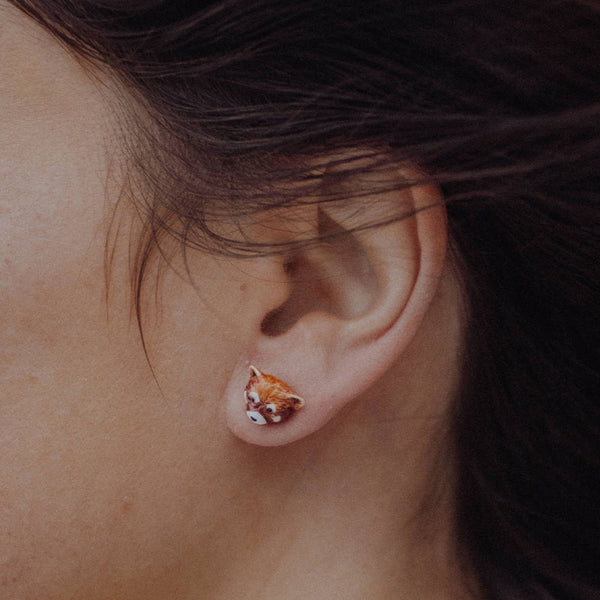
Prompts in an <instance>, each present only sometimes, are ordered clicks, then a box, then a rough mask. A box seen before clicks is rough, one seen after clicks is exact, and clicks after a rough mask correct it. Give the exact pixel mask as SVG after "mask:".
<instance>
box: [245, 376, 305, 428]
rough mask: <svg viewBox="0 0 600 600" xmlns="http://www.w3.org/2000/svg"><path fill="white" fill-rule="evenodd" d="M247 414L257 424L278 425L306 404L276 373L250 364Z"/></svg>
mask: <svg viewBox="0 0 600 600" xmlns="http://www.w3.org/2000/svg"><path fill="white" fill-rule="evenodd" d="M244 400H245V402H246V414H247V415H248V418H249V419H250V420H251V421H252V422H253V423H254V424H256V425H278V424H280V423H284V422H285V421H287V420H288V419H289V418H290V417H291V416H292V415H293V414H294V413H295V412H296V411H298V410H300V409H301V408H302V407H303V406H304V399H303V398H301V397H300V396H298V395H297V394H295V393H294V391H293V390H292V388H291V387H290V386H289V385H288V384H287V383H285V382H284V381H281V379H278V378H277V377H275V376H274V375H268V374H267V373H262V372H261V371H259V370H258V369H257V368H256V367H254V366H252V365H250V379H249V380H248V383H247V384H246V389H245V390H244Z"/></svg>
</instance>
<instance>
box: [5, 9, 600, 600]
mask: <svg viewBox="0 0 600 600" xmlns="http://www.w3.org/2000/svg"><path fill="white" fill-rule="evenodd" d="M16 4H17V5H20V6H21V7H22V8H23V9H24V10H26V11H28V12H29V14H30V15H32V16H34V17H36V18H38V19H39V20H41V21H42V22H43V23H45V24H46V25H47V26H48V27H49V28H50V29H51V30H52V31H53V32H54V33H55V34H57V35H58V36H59V37H60V38H61V39H62V40H63V41H65V42H66V43H67V44H68V45H69V46H70V47H71V48H74V49H75V51H76V52H78V53H79V55H80V56H83V57H84V58H85V59H86V60H87V59H90V60H92V61H95V62H96V63H100V64H102V65H105V66H106V68H107V69H108V72H109V73H110V74H111V76H114V78H115V83H116V85H118V86H121V87H122V89H123V91H124V93H127V94H128V96H129V97H128V98H127V100H126V102H125V104H124V106H120V107H115V111H118V112H119V116H120V123H121V124H122V127H123V136H122V145H123V148H124V152H125V153H126V155H127V157H128V161H129V165H130V168H131V181H132V185H131V188H132V189H133V190H134V191H135V192H136V193H135V194H132V197H133V198H134V199H135V200H136V202H137V206H138V207H139V209H140V211H141V214H142V215H143V218H144V223H145V225H146V226H145V229H143V230H142V231H141V232H138V237H137V243H138V244H139V245H138V248H139V253H138V255H137V263H136V274H137V276H136V277H135V278H134V281H135V285H134V288H135V289H134V297H136V298H137V309H138V314H139V315H140V323H141V325H142V330H144V331H147V329H145V328H144V314H143V310H142V308H143V301H142V298H143V294H144V289H145V288H144V281H145V276H147V271H146V270H145V266H146V265H147V264H148V263H149V259H150V257H151V256H152V255H153V253H155V251H156V249H157V247H160V245H161V243H162V244H163V247H164V244H165V243H166V242H165V241H164V240H168V239H172V238H176V239H179V240H182V241H183V242H184V244H185V245H186V247H192V248H200V249H203V250H210V251H213V252H217V253H225V254H227V253H229V254H233V255H240V254H242V255H259V256H260V255H261V254H262V253H264V252H269V251H273V250H275V251H277V252H284V251H289V248H288V245H287V240H283V242H279V241H278V240H276V239H275V240H273V239H268V240H267V243H266V244H263V243H261V242H262V240H257V239H256V238H254V237H251V238H248V237H246V236H240V235H239V234H238V230H237V229H235V230H234V231H231V230H229V231H227V230H223V227H222V224H223V222H224V221H227V219H231V218H232V217H231V215H234V216H235V218H236V219H240V220H242V219H243V217H247V216H249V215H256V214H264V211H266V210H267V209H273V208H276V209H282V208H291V207H292V206H293V205H295V206H296V207H298V206H300V207H301V206H310V205H311V202H312V203H314V202H315V198H316V194H317V192H318V193H319V196H318V201H319V202H321V203H323V206H325V205H326V203H325V202H324V198H323V194H322V188H321V187H320V185H321V182H322V177H323V174H324V173H327V174H328V176H329V177H332V178H333V180H334V181H336V182H337V181H340V180H343V179H344V178H346V181H348V182H355V181H363V179H362V178H364V174H365V173H366V172H371V173H373V172H375V173H380V174H382V173H383V174H386V175H387V174H389V172H390V168H391V167H394V168H396V167H398V166H400V167H402V170H401V172H402V174H403V175H402V177H400V178H399V179H398V180H396V181H390V179H389V177H387V176H386V177H383V178H375V179H376V181H377V183H376V185H379V186H380V188H379V189H378V190H376V191H377V192H379V193H380V194H381V195H383V194H384V193H385V192H387V191H389V189H391V188H393V187H394V186H395V187H396V188H398V189H399V188H401V187H403V186H404V187H407V188H408V187H410V186H413V185H414V184H421V185H425V184H426V185H435V186H437V187H438V188H439V190H440V191H441V196H440V197H443V199H444V204H445V207H446V211H447V215H448V232H449V238H450V246H449V247H450V253H451V257H452V262H453V266H454V267H455V269H456V271H457V273H459V280H460V281H461V285H462V290H463V293H464V302H465V307H466V309H465V314H466V323H467V325H466V329H465V355H464V362H463V371H462V382H461V391H460V393H459V394H458V396H457V398H456V405H455V408H454V430H453V436H454V440H455V441H456V449H457V453H458V489H459V504H458V524H459V525H458V527H459V531H458V536H459V538H460V539H461V540H462V541H463V542H464V547H465V548H467V549H468V551H469V554H470V557H471V560H472V561H473V562H474V564H475V565H476V569H477V571H478V573H479V575H480V578H481V581H482V584H483V586H484V588H485V589H487V590H489V593H490V594H496V595H499V594H500V593H501V592H500V591H499V590H500V588H501V587H502V586H503V585H506V586H507V587H509V588H511V587H512V586H517V587H521V588H522V589H529V588H531V590H532V592H531V593H534V592H535V588H540V589H544V588H545V589H546V590H547V591H548V593H556V594H557V595H558V597H560V594H561V593H563V592H564V593H567V594H568V593H583V592H582V591H581V590H583V587H582V586H583V582H586V581H587V582H589V581H590V578H591V574H592V569H593V564H591V563H590V557H593V553H592V549H593V547H594V546H593V544H594V540H593V539H591V538H587V537H586V536H588V535H589V533H588V532H590V531H592V530H593V527H592V525H593V519H594V515H593V513H594V510H593V509H590V508H589V507H593V506H594V504H595V503H594V502H593V497H592V496H591V491H590V489H589V486H587V481H588V480H589V479H590V478H593V471H592V470H590V469H591V467H590V464H591V460H592V459H591V452H590V451H584V452H583V453H580V452H581V449H582V448H586V447H587V444H588V443H589V440H591V439H592V433H593V432H592V431H591V428H593V427H595V426H596V425H595V423H596V422H597V419H596V421H595V420H594V419H593V418H590V415H594V414H595V415H597V410H598V408H597V406H596V403H595V401H594V397H593V395H592V394H593V392H594V390H595V389H597V379H596V373H595V371H594V368H593V367H594V363H593V360H594V357H593V356H592V353H591V352H590V348H592V347H594V344H593V337H592V336H593V335H594V332H595V323H594V319H593V315H594V310H593V309H594V308H597V304H596V303H597V295H596V294H595V293H594V291H593V289H592V285H591V284H592V283H593V280H594V279H593V276H592V275H593V273H592V272H591V265H592V264H593V256H592V254H593V253H592V251H591V250H590V249H591V248H593V242H594V235H595V234H594V232H593V230H592V229H591V227H590V223H593V219H594V215H593V211H594V198H595V197H596V194H597V184H598V179H597V175H596V171H597V169H596V166H597V157H598V141H597V140H598V136H597V133H598V132H597V127H598V126H597V117H598V108H597V106H596V105H595V104H593V103H591V102H590V98H592V97H594V93H596V92H597V90H596V89H595V86H596V83H595V79H594V75H593V74H594V72H595V60H594V52H587V51H585V48H586V47H588V46H589V47H590V48H597V44H598V39H597V33H596V29H594V26H593V25H594V23H596V22H597V19H598V15H597V12H596V11H595V10H594V9H593V8H591V7H589V6H587V5H586V4H584V3H577V2H573V3H564V4H561V5H558V4H556V5H552V6H551V7H548V6H545V7H544V9H543V11H542V10H541V9H540V8H539V6H538V4H537V3H534V2H524V3H520V5H519V6H518V7H515V6H512V5H511V4H510V3H494V4H489V3H482V2H477V3H475V2H465V3H462V4H460V5H456V4H447V5H446V4H441V5H440V4H439V3H436V4H435V6H431V5H429V4H423V5H420V6H411V7H410V8H407V7H406V6H403V5H401V4H400V3H390V2H381V3H379V2H376V3H373V4H372V5H370V8H369V14H368V15H364V14H363V10H362V9H361V8H356V9H354V8H350V7H347V6H344V5H343V4H342V3H335V2H334V3H327V5H323V4H322V3H317V2H305V3H300V4H299V3H296V4H295V5H294V6H293V7H290V6H286V5H284V4H283V3H277V2H265V3H264V4H263V5H261V6H258V5H253V7H252V11H251V13H249V12H248V9H247V5H245V4H244V3H242V2H223V3H213V4H210V5H208V6H207V7H206V8H205V9H201V10H199V11H198V10H197V9H195V8H193V9H191V8H189V7H187V8H186V6H184V5H183V3H176V2H171V3H168V5H164V6H163V5H162V4H161V3H148V2H144V3H140V4H139V5H138V4H132V3H129V4H128V6H127V8H122V7H118V6H116V5H115V4H114V3H110V2H105V3H100V4H99V3H88V2H81V3H78V5H77V6H76V7H70V8H69V9H67V8H65V6H64V5H63V4H62V3H59V2H56V3H54V2H47V3H37V2H22V3H16ZM557 23H561V32H560V35H558V36H557ZM226 25H227V27H225V26H226ZM219 32H221V33H219ZM132 106H135V107H136V110H135V111H134V110H132V109H131V107H132ZM406 165H409V166H408V168H406ZM332 173H333V176H332V175H331V174H332ZM359 188H360V189H359V192H358V194H357V192H355V191H354V192H352V193H351V194H348V193H345V194H343V193H342V187H341V186H339V185H336V186H334V188H333V192H332V195H331V197H330V198H326V200H328V201H330V203H331V206H336V205H337V204H336V203H338V202H339V201H342V200H345V196H348V195H352V194H354V195H358V196H359V197H364V195H365V194H370V195H373V194H374V192H373V190H372V189H369V190H366V191H364V190H363V189H362V188H361V187H360V186H359ZM375 195H377V194H375ZM298 197H301V198H303V199H305V200H304V201H303V202H298ZM384 208H385V210H384V211H383V212H382V214H375V215H372V214H370V215H368V222H367V223H360V224H359V227H360V226H365V225H366V226H369V227H370V226H377V225H378V224H379V222H380V221H383V222H387V221H388V220H390V219H391V220H394V219H398V218H400V217H407V216H408V215H406V214H397V213H395V212H394V211H391V212H389V207H387V206H386V207H384ZM420 208H423V207H420ZM301 219H302V217H299V221H301ZM329 231H330V232H331V233H333V234H335V232H334V231H332V230H331V228H330V229H329ZM169 236H170V237H169ZM310 243H311V240H303V241H302V244H301V245H297V247H298V248H299V247H301V246H303V245H306V244H310ZM157 245H158V246H157ZM274 308H275V307H274ZM273 323H275V321H274V320H271V321H269V322H268V323H267V324H268V325H269V326H270V327H271V331H272V332H273V331H275V332H276V331H279V329H278V327H281V325H277V324H275V325H274V324H273ZM524 396H525V398H524ZM559 426H560V427H559ZM567 432H568V433H567ZM576 436H577V437H576ZM567 438H568V439H567ZM575 439H578V440H579V442H574V441H573V440H575ZM586 440H587V441H586ZM549 454H552V456H553V460H552V461H549V460H548V459H547V457H548V455H549ZM596 460H597V459H596ZM574 474H576V476H574ZM567 482H569V483H568V484H567ZM574 490H577V491H576V492H575V491H574ZM586 507H588V508H586ZM490 515H493V517H490ZM557 515H560V518H557ZM490 518H492V520H493V521H494V522H495V523H496V525H497V526H496V527H495V526H494V524H492V523H489V519H490ZM582 523H588V524H589V525H588V526H587V527H585V526H583V525H582ZM499 531H501V532H502V536H500V535H499V534H498V532H499ZM592 562H593V560H592ZM577 569H578V570H579V574H576V570H577ZM567 573H568V574H569V576H570V577H572V578H573V579H572V580H570V581H568V579H567V576H566V574H567ZM569 586H572V587H569Z"/></svg>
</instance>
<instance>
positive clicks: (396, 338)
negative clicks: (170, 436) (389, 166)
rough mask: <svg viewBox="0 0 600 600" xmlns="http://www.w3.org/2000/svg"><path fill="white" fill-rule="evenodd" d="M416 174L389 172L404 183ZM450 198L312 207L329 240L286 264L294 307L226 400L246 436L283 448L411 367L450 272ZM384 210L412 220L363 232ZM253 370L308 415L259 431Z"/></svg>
mask: <svg viewBox="0 0 600 600" xmlns="http://www.w3.org/2000/svg"><path fill="white" fill-rule="evenodd" d="M414 176H415V173H413V172H407V171H395V172H394V173H393V174H391V173H390V172H388V173H387V174H386V177H397V179H398V182H399V183H401V182H403V181H405V180H406V178H407V177H413V179H414ZM363 177H365V178H366V181H359V182H356V184H357V185H360V186H361V189H364V188H365V186H368V185H370V184H372V183H373V181H374V180H373V176H372V174H368V173H367V174H366V175H364V176H363ZM390 183H391V182H390ZM329 185H331V184H329ZM345 185H346V186H347V182H346V183H345ZM383 187H385V188H386V189H387V190H390V189H392V188H393V185H386V186H383ZM398 187H400V186H398ZM378 189H382V187H379V188H378ZM331 192H332V190H331V189H330V187H329V188H328V190H327V194H330V193H331ZM334 192H335V190H334ZM328 197H331V196H328ZM442 200H443V198H442V195H441V193H440V191H439V189H438V188H437V187H436V186H433V185H415V186H412V187H409V188H404V189H400V190H399V191H386V192H384V193H380V192H376V191H375V192H373V194H372V195H371V196H369V195H362V196H361V198H354V199H352V200H348V201H347V202H341V201H338V202H331V203H330V202H322V203H320V204H318V205H312V206H310V207H308V209H309V210H312V211H316V215H313V216H312V217H311V218H307V222H309V221H310V222H313V223H315V236H316V237H318V239H320V240H322V241H321V242H319V243H316V244H310V245H307V246H305V247H303V248H302V247H301V248H300V249H297V250H295V251H294V252H292V253H290V254H289V255H288V256H287V257H286V260H285V261H283V262H281V261H280V263H279V269H280V271H281V273H280V275H281V277H282V278H284V279H285V281H286V284H287V295H286V298H285V301H283V302H281V303H280V304H279V305H278V306H276V307H275V308H272V307H273V304H271V305H270V306H269V309H268V310H265V311H264V313H263V316H262V318H261V319H260V320H258V319H257V322H256V323H255V324H254V327H255V329H256V332H255V335H254V347H253V348H252V349H251V350H250V351H249V353H250V354H249V355H248V356H247V357H245V358H244V361H245V362H244V363H243V364H240V365H238V368H236V370H235V372H234V373H233V376H232V378H231V381H230V384H229V386H228V389H227V392H226V412H227V422H228V425H229V427H230V429H231V431H232V432H233V433H234V434H235V435H236V436H238V437H239V438H241V439H243V440H245V441H246V442H249V443H253V444H258V445H262V446H275V445H281V444H286V443H289V442H292V441H295V440H298V439H300V438H302V437H304V436H307V435H310V434H311V433H313V432H315V431H317V430H318V429H320V428H321V427H323V426H324V425H325V424H326V423H327V422H328V421H329V420H330V419H331V418H332V417H333V416H334V415H335V414H336V413H337V412H338V411H339V410H341V409H342V408H343V407H344V406H346V405H347V404H349V403H350V402H353V401H355V400H356V399H357V398H359V397H360V396H361V394H362V393H363V392H365V391H366V390H367V389H368V388H369V387H370V386H372V385H373V384H374V383H375V382H376V381H377V380H378V378H380V377H381V376H382V375H383V374H384V373H385V372H386V371H387V370H388V369H389V368H390V367H391V365H392V364H394V363H395V362H396V361H398V360H401V358H402V354H403V352H404V351H405V349H406V348H407V346H408V345H409V343H410V342H411V340H412V339H413V337H414V336H415V334H416V332H417V331H418V329H419V327H420V324H421V321H422V319H423V317H424V315H425V313H426V311H427V310H428V307H429V305H430V303H431V301H432V299H433V297H434V295H435V293H436V290H437V287H438V284H439V280H440V277H441V273H442V270H443V264H444V260H445V252H446V242H447V231H446V229H447V228H446V215H445V208H444V206H443V202H442ZM384 205H385V206H387V207H392V209H393V210H394V211H395V213H394V214H397V215H400V216H402V215H409V216H406V217H403V218H398V219H397V220H391V222H388V223H387V224H385V225H381V226H378V227H372V228H370V227H367V228H364V229H362V230H361V229H360V227H361V226H362V225H365V224H369V223H372V222H374V221H376V220H377V219H380V218H381V214H382V209H381V207H382V206H384ZM281 218H282V219H285V214H284V213H282V216H281ZM273 260H275V259H273ZM250 362H251V363H252V364H255V365H257V367H258V369H261V370H263V371H266V372H268V373H273V374H274V375H275V376H276V377H279V378H281V379H283V380H284V381H285V382H286V383H287V384H289V386H290V387H291V388H292V389H293V390H294V391H295V392H296V393H298V394H299V395H300V396H301V397H302V398H304V401H305V406H304V407H303V408H302V410H301V411H298V413H297V414H294V416H293V417H292V418H290V419H289V420H288V421H286V422H285V423H281V424H277V425H272V426H269V427H257V426H256V425H254V424H253V423H252V422H251V421H250V420H249V419H248V418H247V416H246V413H245V407H244V400H243V392H244V387H245V385H246V383H247V381H248V373H249V372H248V365H249V363H250Z"/></svg>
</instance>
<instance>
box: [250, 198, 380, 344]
mask: <svg viewBox="0 0 600 600" xmlns="http://www.w3.org/2000/svg"><path fill="white" fill-rule="evenodd" d="M317 221H318V238H319V239H320V240H321V241H319V242H318V243H315V244H312V245H307V246H306V247H305V248H303V249H300V250H298V251H296V252H295V253H294V254H292V255H291V256H290V257H288V260H287V261H286V263H285V272H286V275H287V277H288V278H289V281H290V295H289V297H288V299H287V300H286V302H284V303H283V304H282V305H281V306H279V307H277V308H276V309H274V310H273V311H271V312H270V313H269V314H268V315H267V316H266V317H265V318H264V320H263V322H262V325H261V331H262V333H264V334H265V335H267V336H277V335H281V334H283V333H285V332H286V331H287V330H288V329H290V328H291V327H292V326H293V325H294V324H295V323H296V322H298V320H300V319H301V318H302V316H303V315H305V314H307V313H310V312H326V313H329V314H332V315H335V316H337V317H338V318H340V319H353V318H356V317H358V316H360V315H361V314H363V313H364V312H365V311H367V310H368V308H369V306H370V304H371V302H372V300H373V298H374V297H375V294H376V293H377V277H376V275H375V273H374V271H373V268H372V265H371V264H370V262H369V258H368V256H367V255H366V253H365V252H364V249H363V246H362V245H361V244H360V242H359V241H358V240H357V238H356V236H355V234H354V233H353V232H352V230H351V229H349V228H346V227H344V226H343V224H341V223H339V222H338V221H336V220H335V219H333V218H332V217H331V216H330V215H329V214H328V212H327V210H326V209H324V208H322V207H319V209H318V220H317Z"/></svg>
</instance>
